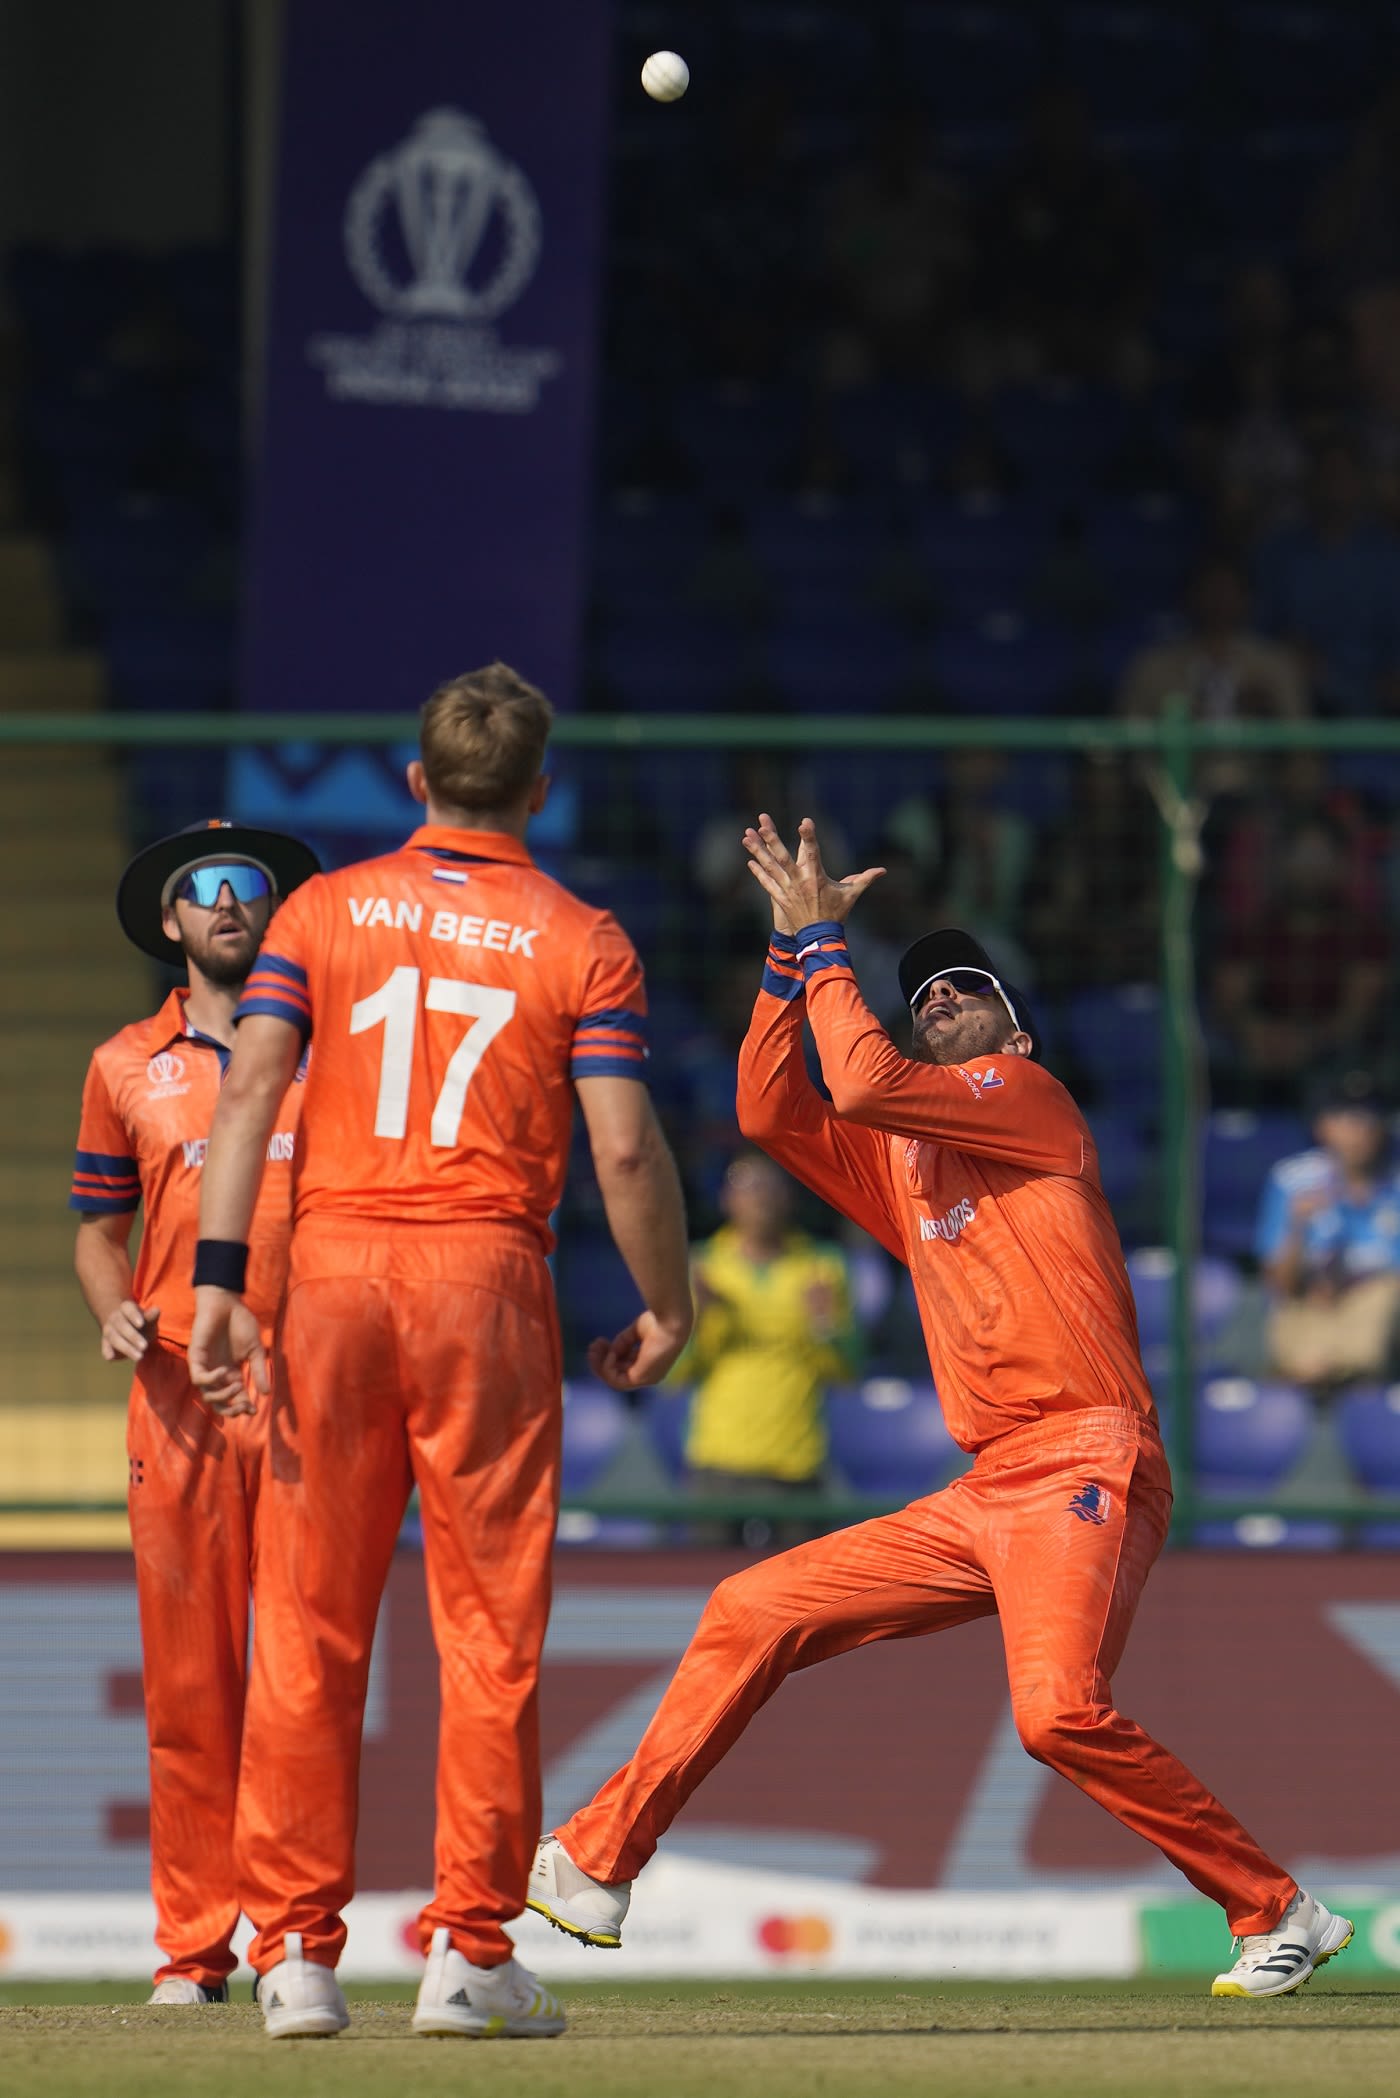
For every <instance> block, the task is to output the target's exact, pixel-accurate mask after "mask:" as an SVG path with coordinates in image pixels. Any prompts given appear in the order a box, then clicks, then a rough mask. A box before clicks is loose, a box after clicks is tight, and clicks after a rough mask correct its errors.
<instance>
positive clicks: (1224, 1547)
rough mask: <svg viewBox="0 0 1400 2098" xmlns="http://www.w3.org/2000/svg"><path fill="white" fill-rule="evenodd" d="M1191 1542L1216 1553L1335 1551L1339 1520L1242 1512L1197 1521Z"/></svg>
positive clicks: (1340, 1535) (1342, 1534)
mask: <svg viewBox="0 0 1400 2098" xmlns="http://www.w3.org/2000/svg"><path fill="white" fill-rule="evenodd" d="M1193 1541H1194V1542H1195V1543H1196V1544H1197V1545H1198V1546H1201V1547H1204V1548H1205V1549H1206V1550H1209V1551H1217V1552H1338V1551H1340V1550H1341V1549H1342V1546H1343V1544H1344V1543H1345V1542H1346V1531H1345V1530H1344V1529H1343V1527H1342V1525H1341V1523H1333V1522H1324V1521H1319V1520H1318V1519H1316V1518H1315V1517H1314V1518H1308V1517H1301V1516H1284V1515H1241V1516H1239V1517H1238V1518H1237V1519H1236V1520H1235V1521H1233V1522H1203V1523H1197V1524H1196V1527H1195V1531H1194V1533H1193Z"/></svg>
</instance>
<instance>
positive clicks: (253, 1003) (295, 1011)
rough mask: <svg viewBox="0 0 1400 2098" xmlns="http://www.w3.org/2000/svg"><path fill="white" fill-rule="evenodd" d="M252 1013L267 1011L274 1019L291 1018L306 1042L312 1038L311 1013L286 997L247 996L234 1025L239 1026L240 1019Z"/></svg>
mask: <svg viewBox="0 0 1400 2098" xmlns="http://www.w3.org/2000/svg"><path fill="white" fill-rule="evenodd" d="M250 1013H267V1014H269V1015H270V1016H271V1017H272V1018H273V1019H274V1020H290V1022H291V1024H292V1026H293V1027H295V1029H296V1031H297V1033H298V1034H299V1035H300V1036H301V1038H302V1040H303V1041H304V1042H305V1041H307V1040H308V1039H309V1038H310V1034H311V1016H310V1014H309V1013H305V1012H303V1011H302V1010H301V1009H300V1007H298V1006H295V1005H292V1004H291V1003H290V1002H289V1001H288V1000H286V999H283V998H271V997H257V998H245V999H244V1000H243V1002H242V1004H241V1005H240V1006H239V1008H238V1010H237V1012H236V1013H235V1014H234V1016H233V1024H234V1026H235V1027H237V1025H238V1023H239V1021H240V1020H246V1019H247V1018H248V1016H249V1014H250Z"/></svg>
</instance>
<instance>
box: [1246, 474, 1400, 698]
mask: <svg viewBox="0 0 1400 2098" xmlns="http://www.w3.org/2000/svg"><path fill="white" fill-rule="evenodd" d="M1256 584H1257V589H1258V595H1259V610H1260V620H1261V624H1262V625H1263V626H1264V627H1265V629H1266V630H1267V631H1268V632H1270V633H1273V634H1276V635H1278V636H1279V637H1280V638H1281V639H1282V640H1285V641H1288V642H1290V643H1291V644H1292V645H1293V647H1294V648H1295V649H1296V650H1297V651H1298V652H1299V654H1300V655H1301V656H1302V658H1303V661H1304V663H1305V665H1306V668H1307V671H1308V675H1309V679H1310V682H1311V685H1312V689H1313V692H1314V693H1315V695H1316V697H1317V700H1318V702H1319V704H1320V705H1321V706H1322V708H1323V709H1324V711H1326V712H1328V713H1331V714H1365V715H1375V714H1381V713H1385V712H1388V711H1391V710H1392V709H1393V708H1394V707H1395V706H1396V705H1397V704H1400V536H1397V534H1396V533H1394V532H1392V531H1390V530H1388V529H1387V528H1386V527H1385V526H1383V525H1381V524H1380V523H1378V522H1377V521H1376V520H1375V518H1374V517H1373V516H1372V515H1370V514H1369V513H1368V508H1367V500H1366V484H1365V480H1364V477H1363V475H1362V471H1361V463H1360V460H1359V459H1358V457H1357V453H1356V450H1355V447H1354V446H1353V445H1352V444H1351V443H1350V441H1349V440H1347V439H1346V438H1344V437H1342V436H1340V435H1333V436H1331V437H1329V438H1328V439H1326V440H1325V441H1324V442H1323V443H1322V444H1321V445H1319V447H1318V449H1317V451H1316V453H1315V455H1314V459H1313V464H1312V469H1311V474H1310V479H1309V487H1308V514H1307V516H1306V518H1305V519H1304V520H1303V521H1302V522H1301V523H1299V524H1296V525H1291V526H1287V527H1285V528H1284V529H1283V530H1282V531H1280V532H1278V533H1276V534H1275V535H1274V536H1273V537H1272V538H1271V539H1268V540H1266V541H1265V542H1264V544H1263V545H1262V546H1261V547H1260V549H1259V555H1258V561H1257V567H1256Z"/></svg>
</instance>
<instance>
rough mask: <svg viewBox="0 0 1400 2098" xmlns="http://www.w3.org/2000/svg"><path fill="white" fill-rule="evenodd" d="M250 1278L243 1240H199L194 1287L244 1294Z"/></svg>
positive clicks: (196, 1242)
mask: <svg viewBox="0 0 1400 2098" xmlns="http://www.w3.org/2000/svg"><path fill="white" fill-rule="evenodd" d="M247 1279H248V1248H247V1246H246V1245H245V1244H244V1242H243V1240H242V1239H241V1238H200V1239H196V1240H195V1247H194V1286H195V1288H196V1289H203V1288H205V1287H206V1286H212V1287H213V1288H214V1289H231V1290H232V1291H233V1294H234V1295H235V1296H236V1297H241V1296H242V1294H243V1285H244V1283H245V1282H246V1281H247Z"/></svg>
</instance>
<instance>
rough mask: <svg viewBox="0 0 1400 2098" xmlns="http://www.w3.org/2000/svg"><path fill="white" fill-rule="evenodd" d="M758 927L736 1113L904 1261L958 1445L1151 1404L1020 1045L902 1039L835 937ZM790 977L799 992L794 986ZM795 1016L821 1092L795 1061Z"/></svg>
mask: <svg viewBox="0 0 1400 2098" xmlns="http://www.w3.org/2000/svg"><path fill="white" fill-rule="evenodd" d="M802 941H803V951H802V957H801V959H800V961H799V959H798V956H797V946H796V942H795V941H792V940H789V939H786V938H784V937H781V936H775V938H774V941H773V944H772V946H771V947H770V949H769V956H768V965H767V967H766V968H765V970H764V975H763V987H762V989H761V990H760V992H759V995H758V1003H757V1005H756V1007H755V1009H754V1015H753V1020H752V1022H751V1024H750V1027H749V1032H748V1035H747V1037H746V1038H745V1041H744V1046H743V1049H742V1050H741V1052H740V1058H739V1121H740V1126H741V1128H742V1129H743V1130H744V1132H745V1134H746V1135H747V1136H750V1137H752V1138H753V1139H754V1140H755V1141H756V1142H757V1143H759V1144H761V1145H762V1146H763V1148H764V1150H765V1151H767V1152H768V1153H769V1154H770V1155H771V1156H772V1157H774V1158H776V1159H777V1160H778V1161H779V1163H780V1164H782V1165H784V1166H786V1168H787V1169H788V1171H789V1172H790V1173H793V1174H795V1175H796V1177H797V1178H798V1179H799V1180H801V1181H803V1182H805V1184H806V1185H807V1186H808V1187H810V1188H811V1189H813V1191H814V1192H815V1193H816V1194H818V1195H820V1196H821V1197H822V1199H823V1201H825V1202H829V1203H830V1204H831V1205H832V1207H833V1208H834V1209H838V1210H840V1211H841V1212H842V1214H843V1215H845V1216H848V1217H850V1218H851V1219H852V1221H853V1222H855V1223H857V1224H860V1225H862V1226H863V1227H864V1229H865V1230H867V1231H869V1232H870V1233H871V1235H872V1236H873V1237H875V1238H877V1239H878V1240H879V1241H880V1243H881V1244H882V1245H884V1246H886V1247H888V1248H889V1250H890V1252H892V1253H894V1254H895V1255H896V1256H897V1257H898V1258H899V1259H900V1260H902V1261H904V1262H905V1264H906V1265H907V1267H908V1268H909V1271H910V1274H911V1275H912V1277H913V1281H914V1291H915V1295H916V1297H917V1299H918V1304H919V1316H920V1320H921V1322H922V1325H923V1331H924V1338H925V1341H926V1343H927V1346H928V1352H929V1362H930V1364H931V1366H932V1369H933V1376H934V1382H935V1384H936V1385H937V1387H938V1396H939V1398H940V1400H941V1402H942V1405H943V1411H944V1414H945V1416H946V1419H947V1422H948V1427H949V1430H950V1432H951V1433H952V1435H953V1437H954V1439H955V1440H956V1441H957V1442H958V1443H959V1444H960V1445H961V1446H962V1448H963V1449H965V1450H978V1449H981V1448H982V1447H983V1445H984V1444H986V1443H988V1442H991V1441H992V1440H993V1439H994V1438H995V1437H996V1436H998V1435H1004V1434H1005V1433H1006V1432H1007V1430H1008V1429H1010V1428H1017V1427H1021V1426H1023V1425H1024V1424H1025V1423H1027V1422H1030V1421H1034V1420H1039V1419H1042V1418H1044V1417H1045V1416H1046V1415H1048V1414H1061V1413H1066V1412H1073V1411H1077V1410H1080V1409H1084V1408H1090V1407H1105V1406H1120V1407H1122V1408H1123V1409H1124V1410H1125V1411H1128V1412H1133V1413H1139V1414H1145V1415H1147V1416H1149V1417H1150V1418H1153V1419H1155V1408H1154V1405H1153V1400H1152V1393H1151V1389H1150V1387H1149V1385H1148V1382H1147V1378H1146V1376H1145V1374H1144V1371H1143V1367H1142V1356H1141V1352H1140V1349H1139V1346H1138V1335H1137V1312H1136V1308H1135V1306H1134V1303H1133V1296H1132V1289H1131V1287H1130V1285H1129V1282H1128V1273H1127V1268H1126V1266H1125V1265H1124V1261H1123V1251H1122V1247H1121V1245H1120V1243H1119V1239H1118V1230H1117V1227H1116V1225H1115V1224H1114V1221H1113V1216H1112V1212H1111V1211H1110V1209H1109V1206H1108V1203H1107V1202H1106V1201H1105V1199H1104V1194H1103V1189H1102V1187H1101V1185H1100V1182H1099V1162H1098V1154H1097V1152H1096V1151H1095V1149H1094V1143H1093V1138H1092V1137H1091V1136H1090V1134H1089V1131H1088V1127H1087V1125H1086V1124H1085V1121H1084V1118H1083V1116H1082V1115H1081V1114H1080V1112H1079V1109H1078V1108H1077V1107H1076V1106H1075V1104H1074V1102H1073V1100H1072V1099H1071V1098H1070V1096H1069V1094H1068V1093H1067V1092H1066V1091H1065V1089H1064V1087H1063V1086H1062V1085H1061V1084H1060V1082H1059V1080H1058V1079H1057V1078H1054V1077H1052V1076H1051V1074H1050V1072H1049V1071H1047V1070H1046V1069H1045V1068H1044V1066H1043V1065H1041V1064H1038V1063H1033V1062H1032V1061H1031V1060H1030V1059H1029V1058H1027V1057H1020V1056H988V1057H981V1058H978V1059H977V1060H976V1061H975V1062H973V1063H969V1064H951V1065H943V1066H940V1065H935V1064H925V1063H916V1062H913V1061H911V1059H909V1058H908V1057H904V1056H901V1055H900V1054H899V1052H898V1050H897V1049H896V1048H895V1046H894V1044H893V1042H891V1040H890V1038H889V1036H888V1035H887V1034H886V1032H885V1030H884V1029H883V1028H882V1027H881V1026H880V1024H879V1022H878V1021H877V1020H876V1019H875V1017H874V1015H873V1014H872V1013H871V1011H870V1009H869V1007H868V1006H867V1005H866V1004H865V1001H864V1000H863V999H862V997H861V995H860V992H859V990H858V989H857V987H856V981H855V977H854V975H853V974H852V972H851V964H850V958H849V955H848V954H847V951H846V944H845V936H844V933H843V931H842V929H841V928H840V927H839V926H835V925H823V926H820V927H809V928H807V929H806V930H804V932H803V935H802ZM804 991H805V993H806V995H805V999H804V996H803V993H804ZM804 1006H805V1016H806V1018H807V1019H808V1020H809V1021H810V1022H811V1026H812V1032H813V1034H814V1036H815V1037H816V1043H817V1048H818V1051H819V1053H820V1056H821V1065H822V1074H823V1077H824V1078H825V1080H826V1083H827V1086H828V1087H829V1089H830V1092H831V1096H832V1097H831V1102H830V1104H828V1103H827V1102H826V1101H825V1100H824V1099H823V1098H822V1096H821V1094H820V1093H819V1092H818V1091H817V1090H816V1088H815V1087H814V1086H813V1085H812V1083H811V1081H810V1080H809V1078H808V1076H807V1072H806V1068H805V1066H804V1063H803V1058H802V1021H803V1017H804Z"/></svg>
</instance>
